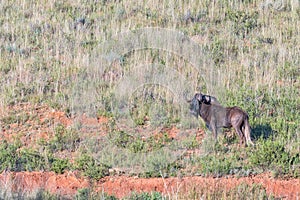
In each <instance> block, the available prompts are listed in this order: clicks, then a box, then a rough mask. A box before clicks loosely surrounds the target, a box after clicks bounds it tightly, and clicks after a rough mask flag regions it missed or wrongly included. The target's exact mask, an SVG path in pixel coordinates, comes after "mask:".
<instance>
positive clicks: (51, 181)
mask: <svg viewBox="0 0 300 200" xmlns="http://www.w3.org/2000/svg"><path fill="white" fill-rule="evenodd" d="M0 183H1V187H2V188H1V189H2V190H3V189H5V190H6V191H12V192H18V191H22V192H23V193H24V194H26V193H28V194H30V193H34V192H36V191H38V190H41V189H43V190H46V191H49V192H51V193H53V194H59V195H62V196H64V197H70V198H71V197H72V196H74V195H75V194H76V192H77V191H78V189H81V188H89V187H91V186H93V188H94V189H95V190H96V191H98V192H105V193H107V194H110V195H114V196H116V197H118V198H123V197H126V196H128V195H130V194H131V193H132V192H152V191H156V192H160V193H163V194H165V195H166V196H169V197H174V196H176V195H178V194H181V195H183V194H185V195H188V194H189V193H191V191H197V190H198V191H206V192H211V193H212V192H216V191H218V190H220V189H222V191H224V190H225V191H229V190H231V189H233V188H235V187H237V186H238V185H241V184H243V183H245V184H248V185H252V184H259V185H261V186H262V187H263V188H265V189H266V191H267V193H268V194H272V195H274V196H275V197H278V198H285V199H297V198H298V199H299V197H300V179H293V180H278V179H273V178H270V177H269V176H268V175H260V176H254V177H242V178H235V177H227V178H213V177H196V176H194V177H183V178H175V177H173V178H135V177H127V176H115V177H112V176H110V177H105V178H103V179H101V180H100V181H98V182H97V183H95V184H93V185H91V183H90V182H89V181H88V180H87V179H84V178H82V177H78V176H77V174H76V173H74V172H68V173H65V174H62V175H57V174H55V173H53V172H3V173H2V174H1V175H0Z"/></svg>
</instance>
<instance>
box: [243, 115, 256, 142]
mask: <svg viewBox="0 0 300 200" xmlns="http://www.w3.org/2000/svg"><path fill="white" fill-rule="evenodd" d="M244 131H245V132H244V134H245V138H246V142H247V145H249V144H250V145H254V143H253V142H252V141H251V128H250V124H249V120H248V115H246V117H245V119H244Z"/></svg>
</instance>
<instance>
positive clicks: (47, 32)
mask: <svg viewBox="0 0 300 200" xmlns="http://www.w3.org/2000/svg"><path fill="white" fill-rule="evenodd" d="M291 2H292V1H288V3H287V4H286V6H285V7H283V8H280V9H279V10H280V11H279V10H278V8H275V7H274V6H273V7H272V6H270V8H269V9H262V7H265V8H266V7H267V5H265V4H267V3H266V1H263V0H248V1H238V2H236V1H232V2H228V1H224V0H221V1H209V0H204V1H193V2H189V1H175V2H174V1H171V0H164V1H157V0H154V1H151V2H146V1H138V2H134V1H118V2H117V1H113V0H103V1H77V2H74V1H55V2H50V3H45V2H44V1H41V0H37V1H24V2H19V1H4V2H2V3H1V6H0V13H1V14H0V63H1V64H0V107H1V108H7V107H8V106H12V105H18V104H20V103H24V102H25V103H26V102H30V103H32V104H34V105H39V104H47V105H49V106H50V107H51V108H54V109H58V110H62V111H66V115H67V116H68V117H70V118H72V117H76V116H78V115H80V113H85V114H87V115H90V116H93V117H96V116H98V117H99V116H106V117H109V118H110V119H111V120H110V122H109V123H110V124H108V129H107V130H108V133H107V134H108V136H107V137H106V138H105V139H103V138H100V141H101V142H103V140H105V142H106V143H105V142H103V143H101V144H107V143H108V144H110V145H113V146H114V147H113V148H106V147H105V146H101V145H100V144H97V141H98V140H97V139H99V138H96V139H95V138H93V137H92V138H90V137H89V136H86V133H85V132H84V129H81V128H80V127H78V128H77V129H73V128H66V127H64V126H63V125H57V126H56V127H53V133H54V138H52V139H50V140H49V141H40V142H39V143H38V145H37V147H35V148H28V149H27V148H26V149H23V148H22V145H24V144H22V143H19V142H16V144H7V143H5V142H3V143H2V144H1V146H0V161H1V163H0V164H1V171H2V170H4V169H10V170H12V171H15V170H21V169H22V170H28V171H31V170H41V169H46V170H53V171H55V172H57V173H63V172H64V170H66V169H69V168H71V169H72V168H73V167H74V166H69V163H68V161H67V160H65V159H64V158H62V157H60V156H58V155H59V154H60V153H62V152H69V153H70V152H77V151H81V150H82V149H83V150H87V151H86V152H91V153H87V154H84V155H79V156H78V157H77V158H76V159H77V166H76V167H77V169H78V170H81V171H85V175H86V176H88V177H90V178H92V179H97V180H98V179H100V178H101V177H103V176H105V175H107V172H106V170H107V169H108V167H118V166H119V165H122V164H124V165H125V166H130V167H129V168H130V169H132V168H143V169H145V171H146V172H145V171H144V172H145V173H146V175H145V174H143V173H141V174H142V175H144V176H149V177H150V176H151V177H152V176H161V172H160V171H159V170H162V171H163V173H166V174H168V175H172V176H176V174H177V173H183V174H184V175H194V174H193V173H194V172H191V170H190V169H189V168H193V167H198V169H197V171H196V173H197V174H202V175H204V176H206V175H212V176H225V175H228V174H233V175H236V176H240V175H247V174H249V173H253V174H257V173H261V172H270V171H271V172H273V173H274V174H275V175H276V176H278V177H299V175H300V172H299V170H298V169H299V166H300V159H299V151H300V149H299V143H300V139H299V138H300V129H299V124H300V115H299V113H300V106H299V105H300V98H299V96H300V71H299V65H300V63H299V55H300V50H299V48H298V47H299V46H300V38H299V36H300V33H299V28H298V27H300V8H299V5H298V6H297V5H291ZM262 5H264V6H262ZM145 27H161V28H168V29H172V30H176V31H181V32H182V33H184V34H185V36H187V37H189V38H191V39H192V40H193V41H195V42H196V43H197V44H198V45H199V49H201V51H203V55H207V57H206V58H199V59H204V60H207V62H206V61H205V62H204V65H205V66H193V64H192V62H191V61H190V60H187V57H186V56H183V55H178V54H176V53H174V52H176V50H174V52H173V51H172V49H171V50H170V49H169V50H165V49H152V48H146V49H135V50H132V51H130V52H126V53H124V54H122V55H117V53H118V50H119V49H113V51H112V52H111V54H107V55H102V54H101V53H102V52H104V51H102V50H103V48H105V47H107V46H114V42H118V36H120V35H123V33H128V32H130V31H132V32H133V33H135V32H136V30H138V29H141V28H145ZM162 37H164V36H162ZM155 39H156V38H155ZM175 43H176V41H174V44H175ZM132 44H133V43H132ZM170 44H173V41H170ZM170 44H169V45H170ZM126 45H128V46H129V47H130V45H131V44H130V42H129V44H126ZM145 45H146V44H145ZM116 46H117V47H118V48H120V49H121V48H122V47H119V46H122V45H121V44H120V45H119V46H118V45H116ZM129 47H127V48H129ZM174 48H175V47H174ZM114 50H116V52H114ZM188 51H191V52H188V53H190V54H195V55H196V52H193V51H192V50H188ZM115 54H116V55H115ZM103 58H107V59H108V60H110V61H109V62H106V61H103V60H104V59H103ZM209 60H211V61H212V62H208V61H209ZM154 69H155V70H154ZM204 69H213V71H214V74H208V72H209V70H208V71H206V70H204ZM145 70H146V71H147V72H150V71H151V70H154V72H153V74H154V75H155V76H154V78H153V77H151V76H150V75H153V74H151V73H150V74H147V73H146V74H144V73H145ZM172 70H173V71H174V72H176V73H177V74H178V75H177V77H175V78H173V74H172V73H171V72H173V71H172ZM176 73H175V74H176ZM159 74H165V75H166V76H167V77H169V78H170V77H171V78H173V79H171V80H169V79H167V78H166V77H159ZM147 75H149V77H148V76H147ZM168 75H169V76H168ZM124 77H130V80H129V81H128V82H126V81H124V80H123V79H122V78H124ZM181 78H184V80H187V81H185V82H180V80H181ZM144 80H155V81H157V82H158V83H164V81H169V82H170V83H171V84H170V85H169V86H164V85H163V84H157V83H155V84H153V85H152V84H145V85H142V84H140V85H138V86H139V87H137V88H134V90H132V92H131V93H130V94H128V93H126V92H128V91H129V90H128V88H129V89H130V87H133V86H135V85H134V84H133V83H135V82H134V81H136V82H143V81H144ZM178 80H179V81H178ZM205 80H206V81H205ZM120 83H122V84H121V90H118V88H120V85H119V84H120ZM179 83H180V84H179ZM170 88H175V89H176V90H175V92H174V91H171V90H170ZM199 88H201V89H202V92H204V93H208V94H211V95H213V96H216V97H217V98H218V100H219V101H220V102H221V103H222V104H223V105H224V106H233V105H236V106H239V107H241V108H243V109H244V110H245V111H247V113H248V114H249V119H250V124H251V128H252V137H253V140H254V142H255V144H256V145H255V147H253V148H242V149H238V148H237V147H236V146H235V144H236V143H237V140H236V137H235V136H233V137H232V138H226V137H225V139H223V140H222V139H219V142H218V144H217V145H216V146H215V145H214V144H212V143H211V142H210V139H209V137H208V136H207V137H206V138H205V139H204V141H203V142H202V143H201V144H199V143H197V141H196V140H195V137H194V136H195V133H196V131H197V130H196V128H197V126H199V122H198V121H196V120H195V119H193V118H192V116H189V115H188V114H187V113H188V105H185V104H184V103H183V100H182V99H184V97H185V96H186V95H190V96H188V97H189V98H190V97H192V95H193V93H194V91H196V90H199ZM120 91H121V92H124V94H123V93H122V94H120V93H119V92H120ZM130 91H131V90H130ZM176 91H181V92H182V93H180V94H177V93H176ZM118 97H119V98H120V97H122V98H121V99H118ZM180 98H182V99H180ZM124 108H127V109H128V110H129V112H128V113H126V112H124V111H123V109H124ZM35 118H36V116H31V115H30V114H29V113H21V112H20V113H14V112H9V113H6V114H5V115H4V116H0V128H1V127H4V128H10V127H11V126H12V125H15V124H17V125H18V126H21V125H26V126H29V125H30V123H28V122H29V121H31V120H36V119H35ZM129 119H130V120H131V121H132V123H133V124H134V125H135V127H134V128H132V127H129V123H127V122H128V120H129ZM122 120H123V121H122ZM109 126H110V127H109ZM148 126H150V127H151V126H153V127H154V129H151V130H155V128H159V129H164V128H169V127H172V126H176V127H177V128H179V129H180V130H182V131H183V133H182V134H183V135H184V134H190V135H189V136H188V137H185V138H184V139H183V141H181V143H180V142H178V143H179V144H177V141H173V140H172V139H170V138H168V137H165V136H162V137H161V138H155V136H153V135H149V133H148V135H146V136H147V139H144V138H143V137H142V136H143V134H147V133H140V132H141V130H144V128H145V127H148ZM202 128H203V127H202ZM136 129H138V131H137V130H136ZM145 130H146V129H145ZM147 130H148V129H147ZM189 130H190V132H188V131H189ZM139 131H140V132H139ZM185 131H186V132H185ZM206 132H207V135H209V131H206ZM18 134H23V133H18ZM180 145H181V146H180ZM179 146H180V147H182V148H185V149H188V150H200V153H199V154H196V153H194V154H192V155H188V154H187V155H185V154H184V155H181V156H178V157H176V159H175V160H172V162H171V161H170V163H163V161H165V160H166V159H165V156H166V155H164V154H160V153H157V154H154V155H151V156H149V157H147V158H145V159H144V161H146V164H145V163H144V162H142V163H143V164H141V163H140V162H138V161H135V160H134V159H133V158H134V156H133V155H136V154H139V155H141V154H143V153H149V152H156V151H158V152H159V150H160V149H162V148H166V147H168V148H170V149H172V148H179ZM38 148H41V149H44V151H43V153H44V154H45V155H43V156H41V155H40V154H39V153H38ZM20 149H22V150H20ZM120 149H121V150H126V151H127V150H128V151H129V152H130V154H129V155H127V157H125V160H122V159H123V156H124V155H123V154H119V151H120ZM172 150H173V149H172ZM13 155H15V156H13ZM113 156H115V157H118V156H119V157H120V158H118V159H119V160H118V162H117V161H115V160H113V158H112V157H113ZM24 160H28V161H29V162H27V163H26V162H25V161H24ZM137 160H138V159H137ZM121 161H124V162H123V163H122V162H121ZM127 162H129V163H127ZM130 162H131V163H130ZM167 162H169V160H168V161H167ZM100 163H102V164H103V166H102V164H100ZM157 163H158V165H157ZM115 165H116V166H115ZM141 165H143V166H141ZM129 171H130V170H129ZM151 171H152V172H151ZM137 173H138V172H137ZM190 173H191V174H190ZM141 174H139V175H141Z"/></svg>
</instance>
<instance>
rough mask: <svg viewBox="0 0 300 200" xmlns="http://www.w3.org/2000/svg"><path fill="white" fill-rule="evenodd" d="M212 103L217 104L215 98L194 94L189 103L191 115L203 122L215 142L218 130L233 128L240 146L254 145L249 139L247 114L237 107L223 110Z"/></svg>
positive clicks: (249, 130)
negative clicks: (244, 144)
mask: <svg viewBox="0 0 300 200" xmlns="http://www.w3.org/2000/svg"><path fill="white" fill-rule="evenodd" d="M212 101H213V102H212ZM214 102H217V100H216V98H215V97H211V96H208V95H203V94H201V93H196V94H195V96H194V98H193V99H192V100H191V101H190V110H191V112H192V114H193V115H195V116H196V117H198V116H200V117H201V118H202V119H203V120H204V122H205V123H206V126H207V127H208V128H209V129H211V131H212V132H213V134H214V137H215V139H216V140H217V137H218V129H220V128H231V127H233V128H234V129H235V131H236V133H237V134H238V136H239V138H240V145H242V144H243V143H246V144H247V145H254V144H253V142H252V141H251V137H250V132H251V129H250V125H249V120H248V118H249V117H248V114H247V113H246V112H245V111H243V110H242V109H241V108H239V107H236V106H235V107H227V108H224V107H223V106H221V105H220V104H219V103H214Z"/></svg>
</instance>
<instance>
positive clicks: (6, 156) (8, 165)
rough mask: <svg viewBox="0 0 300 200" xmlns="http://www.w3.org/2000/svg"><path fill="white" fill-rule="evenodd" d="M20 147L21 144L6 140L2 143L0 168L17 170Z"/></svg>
mask: <svg viewBox="0 0 300 200" xmlns="http://www.w3.org/2000/svg"><path fill="white" fill-rule="evenodd" d="M19 147H20V144H9V143H8V142H7V141H6V140H4V141H3V142H2V143H1V144H0V170H1V172H2V171H3V170H5V169H8V170H12V171H14V170H16V169H17V161H18V153H17V150H18V148H19Z"/></svg>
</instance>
